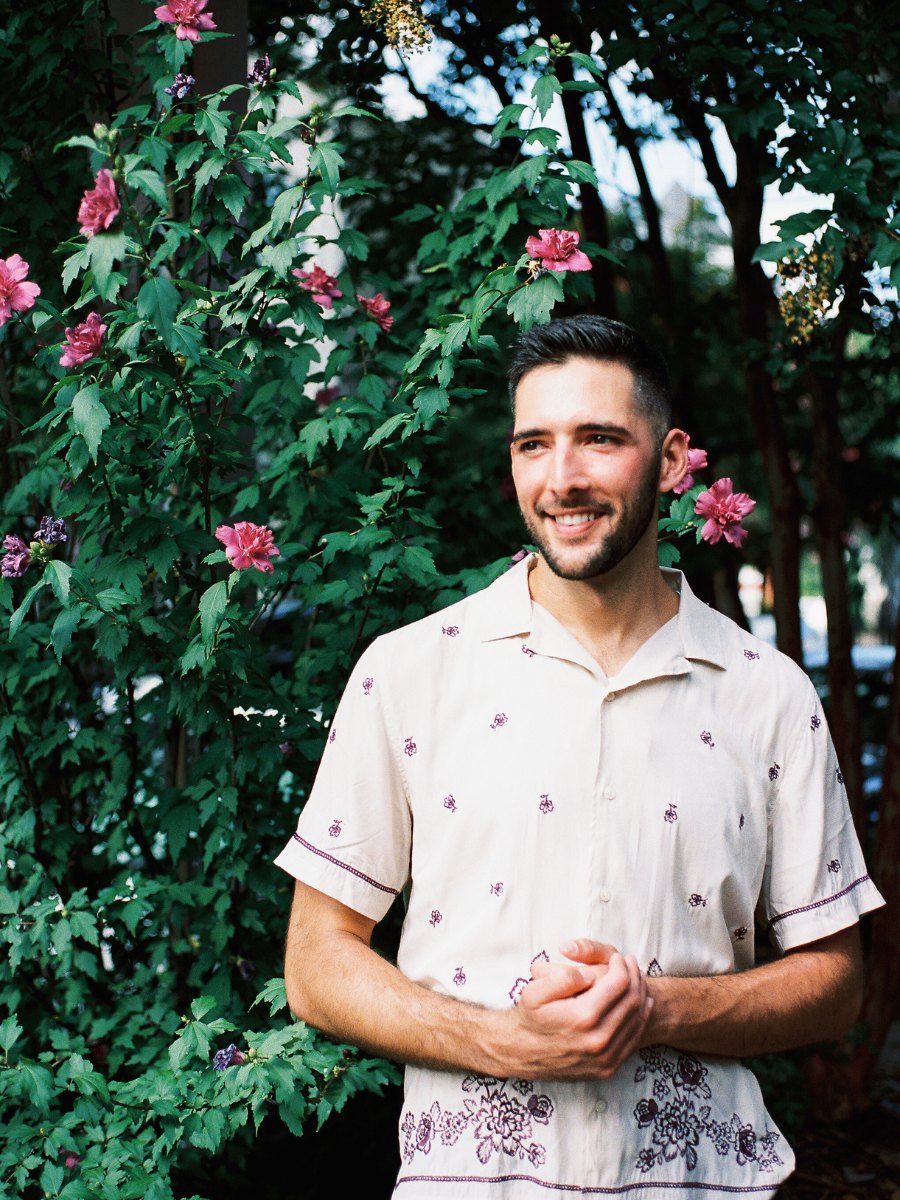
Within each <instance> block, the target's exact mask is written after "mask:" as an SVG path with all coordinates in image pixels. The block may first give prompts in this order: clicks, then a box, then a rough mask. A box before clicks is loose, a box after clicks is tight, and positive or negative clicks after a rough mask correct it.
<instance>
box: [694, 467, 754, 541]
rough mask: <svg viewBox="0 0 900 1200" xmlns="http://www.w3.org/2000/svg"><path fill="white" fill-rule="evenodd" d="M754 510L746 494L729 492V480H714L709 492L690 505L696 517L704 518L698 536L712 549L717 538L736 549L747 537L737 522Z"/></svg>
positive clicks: (730, 487) (752, 502) (745, 531)
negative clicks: (708, 543) (723, 539)
mask: <svg viewBox="0 0 900 1200" xmlns="http://www.w3.org/2000/svg"><path fill="white" fill-rule="evenodd" d="M754 508H756V501H755V500H751V499H750V497H749V496H748V495H747V493H746V492H735V491H733V490H732V484H731V480H730V479H717V480H716V482H715V483H714V484H712V486H711V487H710V489H709V491H706V492H701V493H700V495H699V496H698V497H697V502H696V504H695V505H694V512H695V513H696V514H697V516H698V517H706V523H705V524H704V526H703V528H702V529H701V530H700V536H701V537H702V538H703V539H704V540H705V541H707V542H710V543H711V544H712V545H715V544H716V542H718V541H719V539H720V538H723V537H724V538H725V541H726V542H731V544H732V546H740V545H741V544H742V543H743V541H744V538H746V536H747V530H746V529H745V528H744V527H743V525H742V524H741V521H742V520H743V519H744V517H746V516H747V514H748V513H752V512H753V510H754Z"/></svg>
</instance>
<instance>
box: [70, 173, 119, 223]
mask: <svg viewBox="0 0 900 1200" xmlns="http://www.w3.org/2000/svg"><path fill="white" fill-rule="evenodd" d="M121 207H122V206H121V205H120V204H119V196H118V193H117V192H116V184H115V180H114V179H113V177H112V171H110V170H109V169H108V168H107V167H103V168H102V170H100V171H98V172H97V174H96V176H95V177H94V186H93V188H90V189H89V190H88V191H86V192H85V193H84V195H83V196H82V197H81V204H80V205H79V207H78V227H79V229H80V230H81V232H82V233H83V234H84V236H85V237H89V238H91V237H93V236H94V234H95V233H102V232H103V230H104V229H109V227H110V225H112V223H113V221H114V220H115V219H116V217H117V216H118V215H119V211H120V209H121Z"/></svg>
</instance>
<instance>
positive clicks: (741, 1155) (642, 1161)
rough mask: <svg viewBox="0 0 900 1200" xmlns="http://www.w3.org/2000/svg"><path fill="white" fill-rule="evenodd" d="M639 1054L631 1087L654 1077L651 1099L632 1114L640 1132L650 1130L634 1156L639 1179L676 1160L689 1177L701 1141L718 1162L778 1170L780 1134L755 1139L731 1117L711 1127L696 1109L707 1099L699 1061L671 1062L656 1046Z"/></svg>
mask: <svg viewBox="0 0 900 1200" xmlns="http://www.w3.org/2000/svg"><path fill="white" fill-rule="evenodd" d="M639 1054H640V1057H641V1063H642V1065H641V1066H639V1067H638V1068H637V1070H636V1071H635V1073H634V1081H635V1083H641V1082H642V1081H643V1080H645V1079H647V1077H648V1076H651V1075H652V1076H653V1077H654V1078H653V1095H652V1096H646V1097H644V1098H643V1099H641V1100H639V1101H638V1102H637V1104H636V1105H635V1109H634V1114H633V1115H634V1119H635V1120H636V1121H637V1123H638V1127H639V1128H640V1129H650V1130H652V1136H651V1144H650V1145H649V1146H647V1147H645V1148H644V1149H643V1150H641V1151H640V1152H639V1153H638V1156H637V1160H636V1162H635V1164H634V1165H635V1166H636V1167H637V1168H638V1169H639V1170H640V1172H641V1174H642V1175H645V1174H646V1173H647V1172H648V1171H652V1170H653V1169H654V1168H655V1167H662V1166H665V1164H666V1163H669V1162H673V1161H674V1160H675V1159H677V1158H683V1159H684V1163H685V1166H686V1167H687V1169H688V1170H689V1171H695V1170H696V1169H697V1162H698V1158H697V1146H698V1145H699V1144H700V1139H701V1137H702V1138H704V1139H705V1140H706V1141H708V1142H710V1143H711V1144H712V1146H713V1148H714V1149H715V1152H716V1154H718V1155H719V1156H720V1157H722V1158H724V1157H727V1156H728V1155H731V1154H733V1155H734V1156H735V1161H736V1162H737V1165H738V1166H739V1167H746V1166H749V1165H753V1166H755V1167H756V1169H757V1170H758V1171H764V1172H770V1171H772V1170H773V1168H774V1167H776V1166H782V1165H783V1163H782V1160H781V1159H780V1158H779V1157H778V1155H777V1154H776V1152H775V1144H776V1143H777V1142H778V1141H779V1140H780V1139H781V1134H780V1133H778V1132H776V1131H775V1130H771V1129H769V1128H768V1127H767V1128H766V1131H765V1133H763V1134H758V1133H757V1132H756V1130H755V1129H754V1128H753V1126H752V1125H750V1124H749V1123H747V1122H745V1121H743V1120H742V1119H741V1117H739V1116H738V1114H737V1113H734V1114H733V1115H732V1118H731V1120H730V1121H717V1120H715V1119H714V1118H713V1116H712V1106H711V1105H709V1104H702V1105H700V1107H699V1109H698V1107H697V1104H698V1101H700V1100H709V1099H711V1097H712V1089H711V1088H710V1086H709V1084H708V1083H707V1082H706V1077H707V1075H708V1074H709V1071H708V1070H707V1068H706V1067H704V1066H703V1064H702V1063H701V1062H700V1059H699V1058H695V1057H694V1055H693V1054H680V1055H678V1058H677V1059H675V1058H674V1057H672V1056H670V1055H669V1054H667V1053H666V1052H665V1049H664V1048H663V1047H662V1046H647V1047H645V1048H644V1049H643V1050H641V1051H639Z"/></svg>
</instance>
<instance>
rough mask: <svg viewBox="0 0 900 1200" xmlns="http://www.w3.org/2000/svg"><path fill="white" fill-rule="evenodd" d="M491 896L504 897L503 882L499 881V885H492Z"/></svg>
mask: <svg viewBox="0 0 900 1200" xmlns="http://www.w3.org/2000/svg"><path fill="white" fill-rule="evenodd" d="M491 895H492V896H502V895H503V884H502V882H500V881H498V882H497V883H492V884H491Z"/></svg>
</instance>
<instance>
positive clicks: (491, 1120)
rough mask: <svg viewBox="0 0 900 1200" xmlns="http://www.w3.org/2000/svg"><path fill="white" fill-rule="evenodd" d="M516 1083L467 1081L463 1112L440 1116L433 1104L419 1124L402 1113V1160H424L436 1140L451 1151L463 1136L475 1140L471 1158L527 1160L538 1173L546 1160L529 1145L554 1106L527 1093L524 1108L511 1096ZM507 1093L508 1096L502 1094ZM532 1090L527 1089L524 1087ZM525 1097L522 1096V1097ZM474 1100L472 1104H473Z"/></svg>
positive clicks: (469, 1078) (542, 1151)
mask: <svg viewBox="0 0 900 1200" xmlns="http://www.w3.org/2000/svg"><path fill="white" fill-rule="evenodd" d="M518 1083H519V1081H517V1080H509V1079H492V1078H489V1077H485V1076H481V1075H467V1076H466V1078H465V1079H464V1080H463V1084H462V1088H463V1091H464V1092H466V1093H467V1096H466V1097H465V1098H464V1099H463V1105H462V1108H458V1109H455V1110H454V1109H445V1110H444V1111H441V1106H440V1104H439V1103H438V1102H437V1101H435V1102H434V1103H433V1104H432V1105H431V1108H430V1109H429V1110H428V1112H425V1113H422V1114H420V1116H419V1118H418V1120H417V1119H416V1117H415V1115H414V1114H413V1113H411V1112H407V1113H406V1114H405V1115H404V1117H403V1120H402V1122H401V1124H400V1131H401V1133H402V1134H403V1158H404V1161H405V1162H407V1163H411V1162H412V1161H413V1159H414V1158H415V1156H416V1155H417V1154H428V1153H430V1151H431V1148H432V1146H433V1145H434V1144H435V1143H436V1140H437V1138H438V1137H440V1141H441V1145H443V1146H453V1145H455V1144H456V1143H457V1142H458V1141H459V1139H460V1138H461V1137H462V1136H463V1134H464V1133H466V1131H467V1130H468V1131H469V1132H470V1133H471V1135H472V1138H473V1140H474V1151H475V1155H476V1157H477V1159H478V1161H479V1162H480V1163H487V1162H489V1161H490V1159H491V1158H492V1157H494V1156H495V1155H497V1154H506V1155H509V1156H510V1157H511V1158H514V1159H516V1158H517V1159H520V1160H523V1161H524V1160H527V1161H528V1162H529V1163H531V1165H532V1166H533V1167H540V1166H542V1165H543V1164H544V1162H545V1161H546V1158H547V1152H546V1150H545V1148H544V1147H543V1146H542V1145H540V1144H539V1143H538V1142H536V1141H534V1140H533V1139H534V1134H535V1128H534V1127H535V1126H539V1125H549V1124H550V1121H551V1119H552V1117H553V1109H554V1105H553V1101H552V1100H551V1099H550V1097H549V1096H545V1095H543V1094H541V1095H536V1094H534V1093H533V1092H532V1094H531V1095H529V1096H528V1100H527V1102H526V1103H525V1104H523V1103H522V1101H521V1100H519V1099H518V1098H517V1097H516V1096H515V1095H513V1094H512V1091H518V1092H519V1093H520V1094H523V1093H522V1090H521V1088H520V1087H518V1086H517V1084H518ZM507 1087H509V1088H510V1089H511V1090H510V1091H507ZM526 1087H527V1088H528V1089H529V1090H531V1084H526ZM524 1094H527V1093H524ZM473 1096H474V1098H473Z"/></svg>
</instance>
